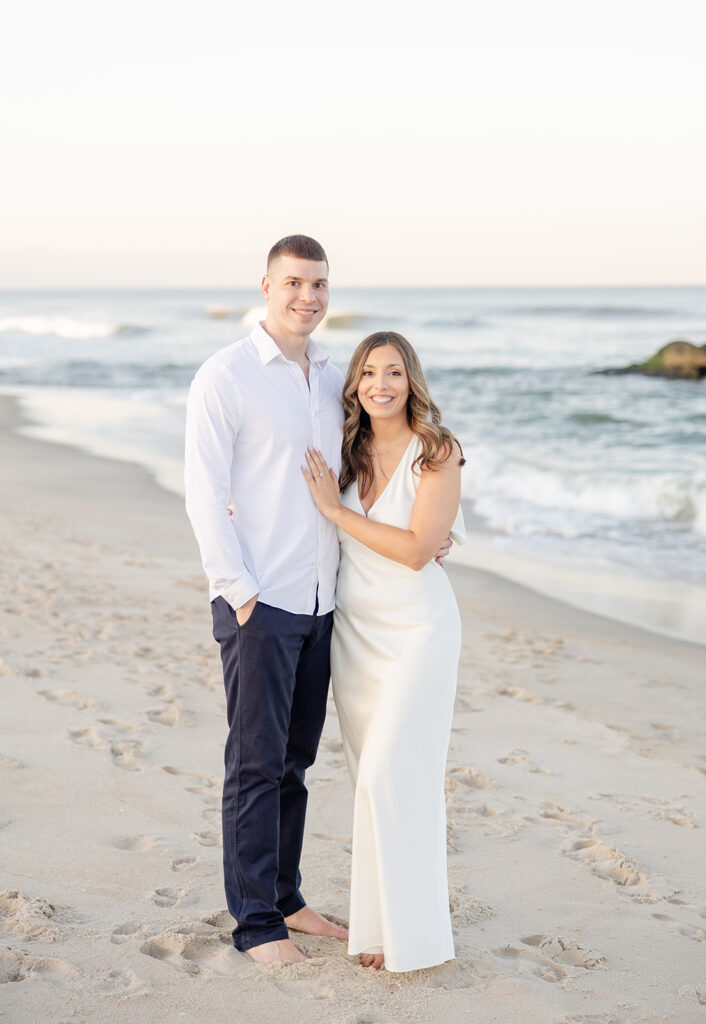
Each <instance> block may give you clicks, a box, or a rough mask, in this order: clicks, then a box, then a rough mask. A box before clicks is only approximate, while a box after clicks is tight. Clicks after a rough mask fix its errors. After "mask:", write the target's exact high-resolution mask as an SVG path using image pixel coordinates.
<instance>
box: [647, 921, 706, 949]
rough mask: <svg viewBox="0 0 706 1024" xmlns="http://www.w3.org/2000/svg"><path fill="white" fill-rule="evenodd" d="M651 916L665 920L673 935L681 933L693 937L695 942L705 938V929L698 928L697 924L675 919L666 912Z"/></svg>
mask: <svg viewBox="0 0 706 1024" xmlns="http://www.w3.org/2000/svg"><path fill="white" fill-rule="evenodd" d="M652 916H653V918H654V919H655V921H665V922H667V924H668V925H669V927H670V930H671V931H672V932H674V934H675V935H683V936H684V937H685V938H687V939H693V940H694V941H695V942H703V941H704V939H706V930H704V929H703V928H700V927H699V925H696V924H688V923H687V922H683V921H677V920H676V918H673V917H670V916H669V915H668V914H653V915H652Z"/></svg>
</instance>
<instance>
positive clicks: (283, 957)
mask: <svg viewBox="0 0 706 1024" xmlns="http://www.w3.org/2000/svg"><path fill="white" fill-rule="evenodd" d="M244 952H245V955H246V956H249V957H250V959H251V960H253V961H254V962H255V963H256V964H302V963H304V962H305V961H306V960H307V959H308V957H306V956H304V954H303V953H302V951H301V950H300V949H297V947H296V946H295V945H294V943H293V942H291V941H290V940H289V939H276V940H275V941H274V942H263V943H262V945H261V946H251V947H250V949H246V950H244Z"/></svg>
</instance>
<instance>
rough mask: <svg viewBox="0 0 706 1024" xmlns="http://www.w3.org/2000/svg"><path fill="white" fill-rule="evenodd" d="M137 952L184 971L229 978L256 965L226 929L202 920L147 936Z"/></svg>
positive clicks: (245, 973) (255, 969)
mask: <svg viewBox="0 0 706 1024" xmlns="http://www.w3.org/2000/svg"><path fill="white" fill-rule="evenodd" d="M140 952H141V953H144V954H145V955H146V956H151V957H154V959H155V960H161V961H162V962H163V963H165V964H168V965H169V966H170V967H173V968H175V969H176V970H178V971H182V972H184V973H186V974H193V975H197V974H206V975H208V974H226V975H229V976H230V977H232V978H236V977H241V978H242V977H245V976H246V975H248V974H255V973H257V972H258V971H259V968H258V967H257V966H256V965H255V964H254V963H253V962H252V961H251V960H249V959H248V957H246V956H245V954H243V953H239V952H238V951H237V950H236V949H235V947H234V946H233V940H232V938H231V935H230V932H223V931H222V930H221V929H219V928H214V927H213V926H212V925H208V924H206V922H202V921H200V922H196V923H194V924H193V925H187V926H185V927H184V928H180V929H179V930H177V931H170V932H164V933H163V934H162V935H155V936H154V937H153V938H151V939H148V940H147V942H145V943H144V944H143V945H142V946H140Z"/></svg>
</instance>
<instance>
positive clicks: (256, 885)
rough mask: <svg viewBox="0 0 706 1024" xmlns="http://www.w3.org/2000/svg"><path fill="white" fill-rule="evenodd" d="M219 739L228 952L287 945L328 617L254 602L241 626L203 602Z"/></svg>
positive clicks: (323, 681) (319, 713) (221, 604)
mask: <svg viewBox="0 0 706 1024" xmlns="http://www.w3.org/2000/svg"><path fill="white" fill-rule="evenodd" d="M211 610H212V612H213V635H214V637H215V639H216V640H217V641H218V643H219V644H220V647H221V660H222V662H223V679H224V682H225V691H226V701H227V713H228V739H227V742H226V749H225V781H224V784H223V871H224V876H225V890H226V899H227V901H228V909H229V910H230V912H231V914H232V915H233V917H234V918H235V919H236V921H237V927H236V928H235V930H234V931H233V942H234V944H235V947H236V949H239V950H245V949H250V948H251V947H252V946H259V945H262V943H264V942H272V941H274V940H275V939H286V938H287V927H286V925H285V923H284V918H285V917H287V916H288V915H289V914H293V913H295V912H296V911H297V910H300V909H301V908H302V907H303V906H304V905H305V901H304V900H303V899H302V896H301V893H300V891H299V886H300V884H301V874H300V872H299V860H300V857H301V850H302V843H303V839H304V818H305V815H306V801H307V791H306V786H305V785H304V773H305V771H306V769H307V768H308V767H309V766H310V765H312V764H313V763H314V759H315V757H316V751H317V748H318V745H319V739H320V738H321V731H322V729H323V725H324V718H325V717H326V699H327V694H328V685H329V677H330V645H331V628H332V625H333V612H329V613H328V614H326V615H316V614H314V615H293V614H291V613H290V612H285V611H282V609H280V608H273V607H271V606H270V605H267V604H263V603H262V602H260V601H258V602H257V604H256V605H255V608H254V609H253V612H252V615H251V616H250V618H249V619H248V621H247V622H246V623H245V625H244V626H241V625H239V624H238V620H237V618H236V616H235V612H234V611H233V609H232V608H231V606H230V605H229V604H228V602H227V601H226V600H225V599H224V598H222V597H217V598H216V599H215V600H214V601H212V602H211Z"/></svg>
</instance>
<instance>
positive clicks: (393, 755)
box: [302, 331, 464, 971]
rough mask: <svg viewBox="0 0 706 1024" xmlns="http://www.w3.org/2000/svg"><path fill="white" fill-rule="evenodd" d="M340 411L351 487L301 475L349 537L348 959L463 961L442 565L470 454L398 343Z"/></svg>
mask: <svg viewBox="0 0 706 1024" xmlns="http://www.w3.org/2000/svg"><path fill="white" fill-rule="evenodd" d="M343 404H344V408H345V412H346V421H345V425H344V435H343V468H342V471H341V480H340V490H339V483H338V481H337V480H336V477H335V475H334V473H333V471H332V470H330V469H329V468H328V466H327V465H326V463H325V461H324V459H323V457H322V456H321V454H320V453H319V452H318V451H314V450H309V451H308V452H307V464H308V469H306V468H305V467H302V471H303V472H304V474H305V476H306V478H307V481H308V483H309V487H310V489H311V493H312V496H313V498H314V501H315V502H316V504H317V506H318V508H319V510H320V511H321V513H322V514H323V515H324V516H326V517H327V518H328V519H330V520H332V521H333V522H334V523H336V525H337V527H338V533H339V540H340V543H341V567H340V570H339V576H338V587H337V591H336V613H335V617H334V631H333V640H332V645H331V675H332V680H333V692H334V698H335V701H336V707H337V709H338V714H339V719H340V725H341V733H342V736H343V745H344V750H345V755H346V760H347V763H348V768H349V771H350V775H351V779H352V782H353V786H354V789H355V803H354V820H353V865H352V877H351V912H350V938H349V947H348V949H349V953H351V954H355V953H360V954H361V963H362V964H363V966H366V967H368V966H372V967H375V968H377V969H379V968H380V967H381V966H382V964H383V963H384V964H385V966H386V967H387V969H388V970H391V971H411V970H416V969H418V968H423V967H432V966H434V965H436V964H440V963H443V962H444V961H446V960H450V959H452V958H453V956H454V948H453V938H452V934H451V921H450V915H449V900H448V884H447V878H446V814H445V804H444V772H445V764H446V752H447V748H448V742H449V732H450V728H451V715H452V709H453V702H454V694H455V690H456V673H457V668H458V657H459V650H460V643H461V623H460V618H459V614H458V609H457V607H456V601H455V598H454V595H453V591H452V589H451V584H450V583H449V580H448V578H447V576H446V574H445V572H444V570H443V569H442V568H441V567H440V566H439V565H437V564H436V563H435V561H434V560H433V556H434V554H435V552H436V551H437V550H438V549H439V546H440V544H441V542H442V541H443V540H444V538H445V537H446V536H447V535H448V534H449V531H450V530H452V529H453V531H454V532H453V533H452V536H453V538H454V539H455V540H463V520H462V518H461V515H460V511H459V496H460V490H461V466H462V465H463V462H464V459H463V454H462V452H461V448H460V445H459V444H458V442H457V441H455V439H454V438H453V435H452V434H451V433H450V431H449V430H447V429H446V428H445V427H443V426H441V418H440V413H439V410H438V408H437V407H436V405H434V403H433V402H432V400H431V397H430V396H429V391H428V388H427V384H426V381H425V379H424V374H423V373H422V369H421V367H420V365H419V360H418V358H417V355H416V353H415V351H414V349H413V348H412V346H411V345H410V344H409V342H408V341H407V340H406V339H405V338H403V337H402V336H401V335H399V334H395V333H393V332H391V331H390V332H387V331H385V332H379V333H377V334H372V335H370V337H368V338H366V339H365V341H363V342H362V343H361V344H360V345H359V346H358V348H357V349H356V351H355V353H354V355H353V358H352V360H351V364H350V367H349V369H348V375H347V378H346V383H345V386H344V390H343Z"/></svg>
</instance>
